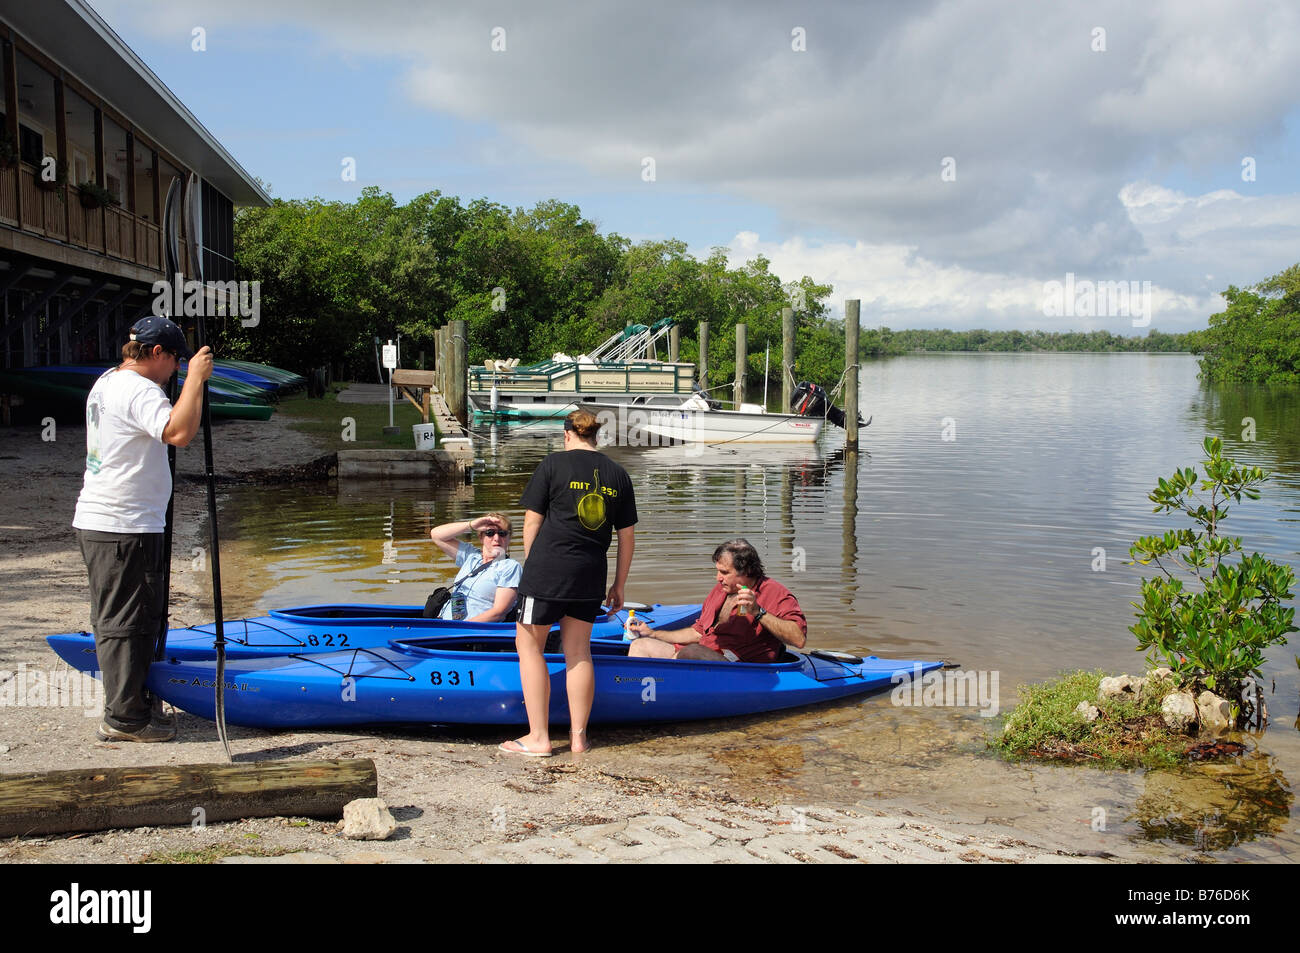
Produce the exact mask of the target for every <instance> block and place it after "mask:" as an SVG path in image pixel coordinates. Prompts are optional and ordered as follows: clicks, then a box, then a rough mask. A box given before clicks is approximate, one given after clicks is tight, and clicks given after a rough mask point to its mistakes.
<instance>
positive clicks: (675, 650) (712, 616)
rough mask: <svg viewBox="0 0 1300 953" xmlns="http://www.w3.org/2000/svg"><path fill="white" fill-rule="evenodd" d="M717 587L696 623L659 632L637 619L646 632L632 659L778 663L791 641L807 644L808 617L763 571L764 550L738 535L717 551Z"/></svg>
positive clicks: (636, 627) (632, 651) (641, 630)
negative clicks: (806, 617) (761, 553)
mask: <svg viewBox="0 0 1300 953" xmlns="http://www.w3.org/2000/svg"><path fill="white" fill-rule="evenodd" d="M713 567H714V569H715V570H716V571H717V577H716V578H717V585H716V586H714V587H713V591H712V592H710V593H709V595H708V597H707V598H706V599H705V600H704V608H703V609H702V610H701V611H700V617H699V619H698V620H696V622H695V625H693V626H691V627H690V628H688V629H674V630H672V631H665V632H659V631H656V630H654V629H651V628H650V627H649V626H648V625H646V624H645V623H644V622H639V621H638V622H636V623H634V624H633V625H632V626H631V628H632V631H633V634H635V635H638V636H642V638H638V639H637V640H636V641H634V642H633V643H632V644H631V646H629V647H628V651H627V654H628V656H629V657H632V658H679V659H702V660H708V661H723V660H729V661H732V662H775V661H778V660H779V659H780V658H781V656H782V655H783V654H784V653H785V647H786V646H787V645H789V646H792V647H794V648H796V649H801V648H803V647H804V646H805V645H806V644H807V642H808V621H807V620H806V619H805V618H804V615H803V609H801V608H800V607H799V600H797V599H796V598H795V597H794V596H793V595H792V594H791V593H790V590H789V589H787V588H786V587H785V586H783V585H781V584H780V583H779V582H777V581H776V580H775V579H771V578H769V577H768V576H767V574H766V573H764V571H763V560H762V559H760V558H759V555H758V550H756V549H754V547H753V546H751V545H750V544H749V542H748V541H747V540H744V539H733V540H731V541H730V542H727V543H723V544H722V545H721V546H719V547H718V548H717V549H715V550H714V551H713Z"/></svg>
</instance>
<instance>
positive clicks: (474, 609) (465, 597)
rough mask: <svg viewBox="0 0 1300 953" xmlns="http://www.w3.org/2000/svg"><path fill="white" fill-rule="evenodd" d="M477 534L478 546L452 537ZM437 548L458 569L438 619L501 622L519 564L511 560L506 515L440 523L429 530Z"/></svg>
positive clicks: (512, 593)
mask: <svg viewBox="0 0 1300 953" xmlns="http://www.w3.org/2000/svg"><path fill="white" fill-rule="evenodd" d="M468 532H473V533H477V534H478V538H479V544H480V548H479V549H475V548H474V547H473V546H471V545H470V544H469V543H466V542H461V541H458V540H457V539H456V537H457V536H459V535H461V534H462V533H468ZM429 536H430V538H431V539H432V540H433V541H434V543H435V544H436V545H437V547H438V548H439V549H441V550H442V551H443V552H444V553H446V554H447V555H448V556H451V557H453V558H454V559H455V560H456V565H457V566H459V567H460V572H458V573H456V581H455V582H453V583H452V584H451V597H450V598H449V599H448V600H447V601H446V603H445V604H444V605H443V607H442V610H441V611H440V612H439V613H438V618H439V619H456V620H462V619H463V620H465V621H468V622H501V621H502V620H503V619H505V617H506V614H507V613H508V612H509V611H510V609H511V607H512V606H514V604H515V597H516V596H517V595H518V592H519V577H520V575H521V574H522V573H523V571H524V568H523V566H521V565H519V563H517V562H515V561H514V560H513V559H511V558H510V557H509V556H508V555H506V554H507V552H509V550H510V517H508V516H505V515H504V514H502V513H488V514H487V515H486V516H480V517H478V518H477V519H473V520H461V521H460V522H458V523H443V524H442V525H441V526H435V527H434V528H433V529H431V530H430V531H429Z"/></svg>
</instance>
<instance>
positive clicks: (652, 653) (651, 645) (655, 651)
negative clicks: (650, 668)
mask: <svg viewBox="0 0 1300 953" xmlns="http://www.w3.org/2000/svg"><path fill="white" fill-rule="evenodd" d="M674 648H675V647H674V645H673V644H672V643H671V642H665V641H664V640H663V639H656V638H652V637H650V636H642V637H641V638H639V639H635V640H633V642H632V644H631V645H629V646H628V647H627V657H628V658H672V657H673V655H674Z"/></svg>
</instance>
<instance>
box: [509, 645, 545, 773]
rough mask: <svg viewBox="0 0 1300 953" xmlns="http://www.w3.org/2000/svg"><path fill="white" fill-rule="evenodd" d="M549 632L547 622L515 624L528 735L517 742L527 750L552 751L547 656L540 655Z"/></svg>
mask: <svg viewBox="0 0 1300 953" xmlns="http://www.w3.org/2000/svg"><path fill="white" fill-rule="evenodd" d="M550 631H551V627H550V626H549V625H524V624H523V623H522V622H516V623H515V651H517V652H518V653H519V681H520V682H521V683H523V688H524V708H526V709H527V710H528V734H526V735H525V736H524V737H522V738H520V739H519V740H518V742H517V743H518V744H519V746H520V747H521V748H526V749H528V750H529V751H550V750H551V728H550V720H549V715H550V706H551V679H550V676H549V675H548V673H547V671H546V659H545V658H544V657H543V655H542V648H543V646H545V645H546V634H547V633H548V632H550Z"/></svg>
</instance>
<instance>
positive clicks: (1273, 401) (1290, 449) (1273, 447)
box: [1188, 384, 1300, 493]
mask: <svg viewBox="0 0 1300 953" xmlns="http://www.w3.org/2000/svg"><path fill="white" fill-rule="evenodd" d="M1188 417H1189V418H1190V419H1192V420H1195V421H1197V422H1200V423H1201V424H1202V426H1203V429H1204V430H1205V432H1206V433H1207V434H1213V435H1215V436H1217V437H1220V438H1221V439H1222V440H1223V449H1224V453H1226V454H1227V455H1228V456H1230V457H1233V458H1234V459H1238V460H1241V461H1243V462H1245V461H1249V462H1250V463H1253V464H1256V465H1258V466H1262V467H1263V468H1264V469H1266V470H1270V471H1273V473H1274V477H1273V479H1274V480H1275V481H1277V483H1278V485H1280V486H1286V487H1290V488H1291V489H1296V488H1300V387H1283V386H1271V385H1266V384H1202V385H1201V387H1200V389H1199V391H1198V392H1197V394H1196V396H1195V398H1194V399H1193V400H1192V401H1191V403H1190V405H1189V407H1188ZM1265 492H1266V493H1267V492H1268V490H1267V488H1266V489H1265Z"/></svg>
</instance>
